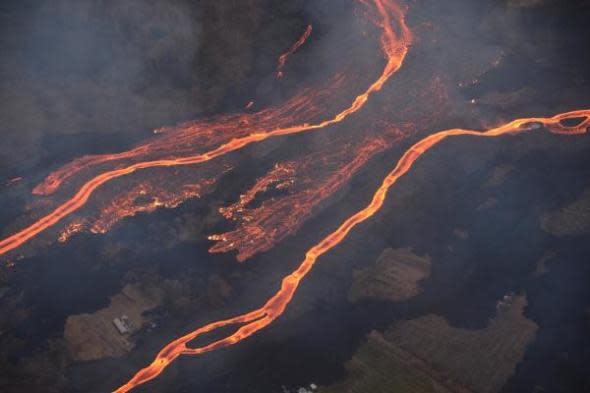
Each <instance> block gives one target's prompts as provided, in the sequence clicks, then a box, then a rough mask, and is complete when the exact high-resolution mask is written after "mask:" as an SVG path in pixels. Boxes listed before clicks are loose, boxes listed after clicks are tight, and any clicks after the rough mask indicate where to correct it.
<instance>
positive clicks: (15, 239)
mask: <svg viewBox="0 0 590 393" xmlns="http://www.w3.org/2000/svg"><path fill="white" fill-rule="evenodd" d="M361 3H362V4H364V5H368V4H367V3H365V2H364V1H362V2H361ZM374 3H375V11H376V12H377V13H378V15H379V18H380V22H379V25H380V27H381V28H382V29H383V30H382V34H381V41H380V42H381V48H382V50H383V52H384V54H385V56H386V59H387V62H386V64H385V67H384V69H383V71H382V72H381V74H380V76H379V77H378V78H377V80H375V81H374V82H373V83H372V84H371V85H370V86H369V87H368V88H367V89H366V90H365V91H364V92H363V93H362V94H360V95H358V96H356V98H355V99H354V100H353V102H352V104H351V105H350V106H349V107H347V108H346V109H344V110H342V111H340V112H339V113H337V114H336V115H335V116H334V117H332V118H330V119H327V120H323V121H320V122H318V123H314V124H308V123H304V124H299V125H294V126H289V127H284V128H276V129H272V130H270V131H257V132H253V133H251V134H248V135H246V136H243V137H238V138H234V139H232V140H230V141H229V142H226V143H223V144H221V145H220V146H218V147H217V148H214V149H213V150H210V151H208V152H205V153H201V154H197V155H193V156H187V157H181V158H163V159H156V160H150V161H140V162H136V163H134V164H132V165H129V166H126V167H123V168H117V169H114V170H109V171H105V172H103V173H101V174H99V175H97V176H95V177H94V178H92V179H90V180H89V181H87V182H86V183H85V184H84V185H82V187H81V188H80V189H79V190H78V192H77V193H76V194H75V195H74V196H73V197H72V198H70V199H69V200H67V201H66V202H64V203H63V204H61V205H60V206H59V207H57V208H56V209H55V210H54V211H53V212H51V213H49V214H48V215H46V216H44V217H42V218H41V219H39V220H38V221H36V222H35V223H33V224H32V225H31V226H29V227H28V228H25V229H23V230H21V231H20V232H18V233H16V234H14V235H12V236H9V237H8V238H6V239H4V240H2V241H0V255H3V254H5V253H7V252H8V251H10V250H13V249H15V248H17V247H19V246H20V245H22V244H23V243H25V242H26V241H28V240H29V239H31V238H33V237H35V236H36V235H37V234H39V233H41V232H43V231H44V230H46V229H47V228H49V227H52V226H53V225H55V224H56V223H58V222H59V221H61V220H62V219H63V218H64V217H66V216H68V215H70V214H71V213H73V212H75V211H77V210H78V209H80V208H81V207H82V206H84V205H85V204H86V202H87V201H88V199H89V198H90V196H91V195H92V194H93V193H94V191H95V190H96V189H98V188H99V187H101V186H102V185H104V184H105V183H107V182H109V181H111V180H113V179H116V178H119V177H122V176H125V175H129V174H131V173H134V172H136V171H138V170H141V169H146V168H154V167H172V166H182V165H194V164H199V163H203V162H206V161H210V160H212V159H214V158H217V157H220V156H223V155H225V154H227V153H230V152H233V151H236V150H238V149H241V148H243V147H244V146H247V145H249V144H251V143H254V142H260V141H263V140H265V139H268V138H270V137H276V136H282V135H290V134H296V133H301V132H305V131H311V130H317V129H322V128H325V127H328V126H331V125H334V124H337V123H339V122H341V121H343V120H344V119H346V118H347V117H349V116H350V115H352V114H353V113H355V112H357V111H358V110H360V109H361V108H362V107H363V106H364V105H365V103H366V102H367V100H368V99H369V97H370V96H371V95H372V94H373V93H375V92H378V91H380V90H381V88H382V87H383V86H384V84H385V83H386V82H387V81H388V80H389V78H390V77H391V76H392V75H393V74H394V73H395V72H396V71H397V70H399V68H400V67H401V65H402V63H403V61H404V59H405V57H406V54H407V52H408V48H409V46H410V43H411V40H412V34H411V32H410V30H409V28H408V27H407V25H406V23H405V13H404V10H402V9H401V8H400V7H399V6H398V5H397V4H396V3H394V2H393V1H390V0H375V2H374ZM394 22H395V23H394ZM212 127H214V125H212ZM145 148H146V147H145V146H141V147H139V148H137V149H134V150H130V151H129V152H126V153H119V154H118V155H117V154H115V155H109V156H107V158H106V159H107V160H114V159H119V158H121V157H126V156H135V155H138V154H139V153H141V151H142V150H143V149H145ZM92 160H93V158H92V157H91V158H88V161H92ZM83 165H89V162H83ZM76 170H77V169H76ZM64 176H68V174H67V173H61V177H58V178H57V179H58V181H56V182H50V183H49V185H50V187H49V188H48V189H47V190H45V189H43V188H40V189H37V190H36V191H37V192H38V193H43V192H52V191H54V190H55V188H56V187H58V186H59V184H60V183H59V181H60V179H61V178H62V177H64Z"/></svg>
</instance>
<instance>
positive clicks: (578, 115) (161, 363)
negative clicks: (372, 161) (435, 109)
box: [115, 109, 590, 393]
mask: <svg viewBox="0 0 590 393" xmlns="http://www.w3.org/2000/svg"><path fill="white" fill-rule="evenodd" d="M570 121H571V122H573V123H574V125H566V124H567V122H570ZM543 128H546V129H547V130H549V131H550V132H552V133H554V134H563V135H580V134H584V133H587V132H588V129H589V128H590V109H586V110H578V111H572V112H567V113H562V114H558V115H556V116H553V117H550V118H541V117H532V118H524V119H517V120H513V121H511V122H509V123H506V124H504V125H501V126H499V127H496V128H492V129H489V130H487V131H485V132H480V131H475V130H467V129H460V128H455V129H450V130H445V131H440V132H437V133H435V134H432V135H430V136H427V137H426V138H424V139H422V140H420V141H419V142H417V143H416V144H414V145H413V146H412V147H410V148H409V149H408V150H406V152H405V153H404V154H403V155H402V157H401V158H400V160H399V161H398V162H397V165H396V166H395V167H394V168H393V170H392V171H391V172H389V174H388V175H387V176H386V177H385V179H383V182H382V183H381V186H380V187H379V188H378V189H377V191H376V192H375V193H374V195H373V198H372V199H371V201H370V202H369V204H368V205H367V206H366V207H365V208H363V209H362V210H359V211H358V212H356V213H354V214H353V215H352V216H350V217H349V218H348V219H346V220H345V221H344V222H343V223H342V224H341V225H340V226H339V227H338V228H337V229H336V230H335V231H334V232H332V233H330V234H329V235H327V236H326V237H325V238H323V239H322V240H321V241H319V242H318V243H317V244H316V245H314V246H313V247H311V248H310V249H309V250H307V252H306V253H305V258H304V259H303V261H302V262H301V264H300V265H299V267H298V268H297V269H296V270H295V271H293V272H292V273H291V274H289V275H287V276H286V277H284V278H283V281H282V283H281V286H280V288H279V290H278V291H277V292H276V293H275V295H274V296H272V297H271V298H270V299H269V300H268V301H267V302H266V303H265V304H264V305H263V306H262V307H260V308H258V309H256V310H253V311H250V312H248V313H245V314H242V315H238V316H236V317H234V318H229V319H225V320H221V321H216V322H212V323H210V324H208V325H205V326H203V327H201V328H198V329H197V330H195V331H193V332H190V333H188V334H186V335H184V336H182V337H180V338H178V339H176V340H174V341H172V342H171V343H169V344H168V345H166V346H165V347H164V348H163V349H162V350H161V351H160V352H159V353H158V354H157V356H156V358H155V359H154V361H153V362H152V363H151V364H150V365H149V366H147V367H145V368H144V369H142V370H140V371H139V372H137V373H136V374H135V375H134V376H133V378H131V379H130V380H129V382H127V383H126V384H124V385H122V386H121V387H119V388H118V389H117V390H116V391H115V392H117V393H122V392H128V391H130V390H131V389H133V388H135V387H137V386H139V385H141V384H144V383H146V382H148V381H150V380H152V379H154V378H156V377H157V376H158V375H160V374H161V373H162V371H164V369H166V367H168V365H170V363H172V362H173V361H174V360H175V359H176V358H178V357H179V356H181V355H200V354H203V353H206V352H210V351H213V350H216V349H219V348H223V347H227V346H230V345H234V344H237V343H239V342H240V341H242V340H244V339H246V338H248V337H250V336H251V335H253V334H255V333H256V332H258V331H260V330H261V329H264V328H265V327H266V326H268V325H270V324H271V323H272V322H273V321H274V320H275V319H277V318H278V317H279V316H280V315H281V314H283V312H284V311H285V309H286V307H287V306H288V305H289V303H290V301H291V299H292V298H293V296H294V294H295V292H296V290H297V288H298V286H299V284H300V282H301V280H303V278H305V276H306V275H307V274H308V273H309V272H310V271H311V269H312V268H313V266H314V265H315V263H316V261H317V259H318V258H319V257H320V256H322V255H323V254H325V253H327V252H328V251H330V250H331V249H333V248H334V247H336V246H337V245H338V244H340V243H341V242H342V241H343V240H344V239H345V238H346V236H347V235H348V233H349V232H350V231H351V230H352V229H353V228H354V227H355V226H357V225H358V224H360V223H362V222H364V221H366V220H367V219H369V218H371V217H372V216H373V215H375V213H377V212H378V211H379V209H381V207H382V206H383V203H384V202H385V199H386V197H387V193H388V191H389V189H390V188H391V187H392V186H393V185H394V184H395V183H397V181H398V180H399V179H400V178H401V177H402V176H403V175H405V174H406V173H407V172H408V171H409V170H410V169H411V168H412V165H413V164H414V163H415V162H416V160H417V159H418V158H420V157H421V156H422V155H423V154H424V153H426V152H427V151H428V150H430V149H431V148H433V147H434V146H436V145H437V144H438V143H440V142H441V141H443V140H445V139H447V138H450V137H457V136H475V137H484V138H490V137H499V136H502V135H511V134H519V133H524V132H530V131H533V130H540V129H543ZM227 326H237V327H239V328H238V329H237V330H236V331H235V332H234V333H233V334H230V335H228V336H227V337H225V338H221V339H218V340H216V341H213V342H211V343H209V344H207V345H204V346H201V347H198V348H191V347H189V346H188V344H189V343H190V342H191V341H193V340H195V339H196V338H198V337H200V336H202V335H203V334H205V333H209V332H212V331H215V330H218V329H221V328H223V327H227Z"/></svg>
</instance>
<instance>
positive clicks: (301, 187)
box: [0, 0, 590, 392]
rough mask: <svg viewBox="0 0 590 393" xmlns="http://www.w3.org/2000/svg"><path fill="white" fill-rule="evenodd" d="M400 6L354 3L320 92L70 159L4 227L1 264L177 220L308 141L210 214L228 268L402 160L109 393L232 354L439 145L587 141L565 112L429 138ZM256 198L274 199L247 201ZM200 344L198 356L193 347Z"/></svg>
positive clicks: (430, 85)
mask: <svg viewBox="0 0 590 393" xmlns="http://www.w3.org/2000/svg"><path fill="white" fill-rule="evenodd" d="M412 7H413V6H412V5H408V4H404V3H402V2H400V1H398V0H356V2H355V6H354V18H355V20H356V23H357V24H358V32H357V33H358V35H359V37H357V38H356V39H358V40H362V42H365V43H366V42H369V43H370V44H367V45H366V47H367V48H368V49H366V50H365V52H363V56H359V58H358V59H353V57H355V56H352V55H350V54H349V53H347V52H346V51H347V50H353V49H354V48H352V49H351V48H349V47H347V46H346V45H345V46H344V48H335V49H334V53H333V55H334V56H341V57H342V61H341V65H340V69H338V70H335V72H333V73H332V75H330V76H326V77H325V78H323V79H322V81H321V82H320V81H315V82H314V83H313V85H311V86H308V87H301V88H299V89H298V90H297V92H296V93H294V94H293V95H292V97H291V98H289V99H286V100H284V101H283V102H282V103H280V104H278V105H274V106H269V107H268V108H266V109H257V108H256V106H255V103H254V101H251V102H250V103H248V105H247V106H246V108H245V109H244V112H242V113H233V114H226V115H218V116H213V117H209V118H204V119H200V120H196V121H193V122H188V123H183V124H180V125H178V126H173V127H164V128H161V129H158V130H155V131H154V134H155V135H154V136H153V137H152V138H151V139H149V140H147V141H146V142H144V143H141V144H139V145H136V146H135V147H133V148H131V149H130V150H127V151H122V152H118V153H112V154H101V155H87V156H82V157H80V158H77V159H75V160H73V161H71V162H70V163H69V164H66V165H64V166H63V167H61V168H58V169H56V170H55V171H53V172H52V173H50V174H49V175H48V176H46V177H45V179H44V180H43V181H42V182H41V183H40V184H38V185H36V186H35V187H34V188H33V190H32V193H33V197H32V198H33V200H32V202H31V203H30V204H29V206H27V211H28V213H27V215H26V217H24V218H22V219H19V220H18V222H16V223H13V224H12V226H11V227H10V228H8V229H6V232H7V233H8V234H7V236H6V237H5V238H4V239H2V240H1V241H0V255H1V256H2V258H4V260H5V261H6V264H7V265H10V266H14V265H15V264H18V260H19V259H21V258H22V257H23V256H26V255H30V254H31V253H32V252H33V251H32V250H33V249H39V248H43V247H47V245H48V244H51V243H53V242H54V241H58V242H60V243H65V242H74V241H75V238H76V234H77V233H80V232H90V233H94V234H104V233H106V232H108V231H109V230H111V228H113V227H114V226H115V225H116V224H117V223H119V222H120V221H121V220H123V219H125V218H128V217H132V216H135V215H137V214H138V213H144V214H145V213H151V212H154V211H156V210H158V209H162V208H168V209H172V208H176V207H178V206H180V205H181V204H182V203H183V202H185V201H187V200H189V199H192V198H204V197H205V196H206V195H208V194H212V193H213V192H214V191H215V190H217V189H218V188H219V187H220V186H222V185H223V184H224V183H223V180H222V178H223V177H224V176H226V175H227V174H230V173H231V172H232V171H234V170H235V169H236V168H238V167H239V166H240V165H241V162H242V161H241V160H242V159H243V155H240V154H239V153H238V152H239V151H247V152H248V153H249V154H253V155H256V154H260V155H264V154H267V153H268V151H272V150H273V149H275V148H276V146H284V145H280V144H281V143H283V142H284V141H285V140H286V141H287V143H289V140H291V139H293V140H294V141H295V142H293V143H294V144H297V143H303V142H301V141H303V139H296V138H302V137H303V135H306V136H310V137H311V136H313V139H309V140H313V141H315V142H314V143H309V146H308V145H306V147H305V149H303V148H301V149H299V150H297V149H295V148H292V149H291V150H290V153H289V154H288V155H287V156H286V157H285V158H284V159H282V158H277V159H275V162H274V164H273V165H272V166H271V167H270V168H269V169H268V170H267V171H266V173H263V174H262V175H260V176H258V177H257V178H256V179H255V180H254V181H252V182H250V183H249V186H247V187H246V189H245V190H243V193H242V194H241V195H240V196H239V197H238V198H235V200H229V201H225V203H224V204H223V206H222V207H220V208H219V211H218V213H219V215H220V216H221V217H222V218H223V219H225V220H227V223H228V225H231V226H232V228H231V229H229V230H227V231H225V232H224V231H219V232H220V233H210V234H209V236H208V240H210V241H211V242H212V243H211V246H210V249H209V252H210V253H226V252H235V253H236V258H237V260H238V261H239V262H245V261H248V260H249V259H251V258H253V257H254V256H256V255H258V254H261V253H264V252H267V251H269V250H271V249H272V248H273V247H274V246H275V245H276V244H278V243H279V242H281V241H282V240H284V239H287V238H288V237H290V236H292V235H294V234H295V233H296V232H297V231H298V230H299V229H300V228H301V227H302V226H303V224H304V223H305V222H307V221H308V220H310V219H311V218H312V217H313V216H315V215H316V214H317V212H318V211H320V210H321V209H323V207H324V206H325V205H326V203H328V202H330V201H333V199H334V198H336V197H337V196H338V195H339V192H341V190H343V188H344V187H346V186H347V185H348V184H349V181H350V180H351V179H352V178H353V177H354V176H355V175H357V174H358V173H360V171H361V170H363V168H365V167H366V164H368V163H369V162H370V161H374V160H375V158H376V157H383V154H384V153H386V152H391V151H393V150H392V149H399V152H400V153H401V158H399V159H398V160H397V162H393V163H391V170H390V171H389V173H387V174H386V175H385V177H384V178H383V179H382V181H381V183H380V185H379V186H378V187H377V189H376V190H374V193H373V196H372V198H371V199H370V201H369V202H368V203H367V204H366V206H364V207H363V208H361V209H360V210H358V211H355V212H352V213H349V214H348V216H347V217H346V218H345V219H344V220H343V221H341V222H340V223H339V224H338V225H337V226H336V229H334V230H332V231H331V232H329V233H327V234H323V235H322V236H320V238H319V239H316V240H315V243H314V244H313V245H311V247H309V248H308V249H307V250H302V251H303V252H302V255H303V257H302V258H301V260H300V263H299V265H298V266H297V268H296V269H295V270H293V271H292V272H291V273H289V274H287V275H286V276H284V277H283V278H282V281H281V282H280V284H278V285H277V286H278V288H277V289H276V292H275V293H274V294H273V295H272V296H271V297H270V298H268V300H266V302H264V304H262V305H260V306H258V307H253V308H252V309H251V310H249V311H246V312H243V313H240V314H238V315H235V316H233V317H229V318H225V319H221V320H212V321H211V322H210V323H207V324H205V325H203V326H201V327H199V328H197V329H195V330H192V331H184V332H179V335H178V338H176V339H174V340H173V341H171V342H169V343H168V344H167V345H165V346H164V347H163V348H162V349H161V350H160V351H159V353H157V355H156V356H155V358H154V359H153V361H152V362H151V363H150V364H148V365H147V366H145V367H144V368H142V369H140V370H137V371H136V372H135V374H134V375H131V376H130V378H129V380H128V381H126V382H123V381H121V385H120V386H118V387H113V388H114V389H113V390H114V391H116V392H127V391H130V390H132V389H134V388H136V387H138V386H139V385H143V384H146V383H148V382H149V381H151V380H153V379H155V378H157V377H158V376H159V375H160V374H162V373H163V372H164V371H165V370H166V368H167V367H168V366H169V365H171V364H172V363H173V362H175V361H181V360H180V358H182V357H184V356H199V355H202V354H205V353H207V352H211V351H216V350H218V349H220V348H224V347H230V346H234V345H237V344H239V343H240V342H242V341H244V340H246V339H247V338H248V337H250V336H252V335H254V334H256V333H259V332H261V331H262V330H264V329H265V328H266V327H268V326H269V325H271V324H272V323H273V322H274V321H275V320H276V319H277V318H279V317H280V316H281V315H282V314H283V313H284V311H285V309H286V308H287V307H288V306H289V304H290V302H291V300H292V299H293V297H294V296H295V295H296V294H297V290H298V288H299V287H300V284H301V282H302V280H304V279H305V278H306V276H307V275H308V274H309V273H310V272H311V271H312V269H313V267H314V266H315V264H316V263H317V262H320V257H321V256H322V255H324V254H326V253H328V252H329V251H330V250H332V249H334V248H335V247H337V246H338V245H339V244H341V243H342V242H344V241H346V239H347V236H348V235H349V233H350V232H351V231H352V230H353V229H355V227H357V226H358V225H359V224H361V223H363V222H365V221H367V220H369V219H370V218H371V217H373V216H374V215H376V214H377V213H379V211H380V209H381V208H382V207H383V206H384V204H387V203H388V198H395V185H396V183H397V182H398V180H399V179H400V178H402V177H403V176H405V175H409V172H410V170H411V169H412V167H413V165H414V164H415V163H416V161H418V160H419V159H420V158H421V157H422V156H423V155H425V154H427V153H428V152H429V151H430V150H431V149H434V148H436V146H437V145H438V144H439V143H440V142H442V141H444V140H446V139H449V138H455V137H459V138H463V137H464V138H466V139H468V138H480V139H482V140H484V139H489V138H500V137H507V136H509V135H516V134H533V133H536V134H539V133H552V134H557V135H562V136H564V138H565V137H568V138H572V139H573V138H576V135H580V134H584V133H586V132H587V131H588V127H590V109H576V108H570V110H569V111H564V112H562V113H558V114H550V115H547V116H531V117H523V118H518V119H515V120H508V121H505V120H504V121H498V120H489V119H486V121H485V122H483V123H484V124H485V126H483V127H482V126H478V127H476V128H479V130H477V129H468V128H450V129H445V130H443V131H436V128H435V127H438V126H439V125H440V124H449V122H451V123H452V122H453V121H455V120H454V119H452V120H447V121H445V119H446V117H445V116H446V115H447V113H448V112H449V111H451V110H453V108H451V105H450V104H449V102H450V93H449V89H448V86H449V79H450V78H449V77H446V76H443V74H442V73H439V72H437V70H436V64H434V63H433V64H430V65H420V64H417V63H419V61H417V60H416V59H413V58H412V56H414V54H413V53H414V48H416V49H415V50H416V52H418V53H417V54H416V55H415V56H416V57H417V58H418V57H419V56H422V54H421V53H419V52H420V51H424V50H425V49H423V48H425V47H427V46H428V45H431V44H432V38H430V36H429V34H431V33H432V31H433V29H435V28H434V27H433V26H432V25H431V24H429V23H428V22H425V21H423V20H419V18H412V12H413V8H412ZM306 25H307V27H306V28H305V29H304V30H303V31H300V33H299V34H300V35H299V37H294V38H295V39H296V40H295V41H294V43H293V44H291V46H289V45H286V46H285V52H284V53H283V54H281V55H280V56H279V57H278V65H277V63H275V71H274V75H273V80H274V82H273V83H285V82H286V81H288V80H289V78H290V75H289V73H290V65H291V60H292V58H294V57H298V58H303V57H305V56H307V55H309V54H310V53H311V54H312V55H313V53H315V52H314V51H313V50H311V49H313V46H314V45H316V41H317V43H321V37H320V38H317V37H316V34H319V33H316V32H318V31H320V32H321V29H318V28H317V26H316V23H315V22H314V23H313V24H312V23H308V24H306ZM304 26H305V25H304ZM359 42H361V41H359ZM355 44H357V43H356V42H353V43H352V44H351V45H350V46H354V45H355ZM318 45H319V44H318ZM310 48H311V49H310ZM339 51H342V52H341V53H339ZM312 55H310V56H312ZM361 57H362V58H361ZM490 59H491V60H490V61H489V62H488V64H487V66H485V67H482V69H481V70H477V71H473V72H472V74H474V75H475V77H476V78H477V77H481V76H482V75H484V74H485V73H486V72H488V71H489V70H490V69H493V68H494V67H496V66H497V65H498V63H499V62H501V59H502V55H501V54H500V55H498V56H497V57H494V56H491V57H490ZM309 61H313V59H310V60H309ZM371 64H378V65H379V69H372V67H371V66H370V65H371ZM415 64H416V65H415ZM413 67H415V68H413ZM429 67H431V68H429ZM486 67H487V68H486ZM418 69H419V70H418ZM331 71H332V70H331ZM425 75H429V76H425ZM469 78H471V76H470V77H469ZM471 82H472V81H471V79H470V80H469V81H467V82H465V81H462V82H461V83H467V84H468V83H471ZM256 105H257V104H256ZM441 128H442V127H441ZM441 128H439V129H441ZM427 130H430V131H428V132H427ZM296 134H303V135H301V136H296ZM308 134H309V135H308ZM322 138H324V139H322ZM306 141H307V140H306ZM317 141H320V142H319V143H318V142H317ZM573 143H575V142H573ZM256 149H259V150H256ZM273 157H274V156H273ZM267 193H273V196H272V197H267V198H265V199H264V198H263V200H262V202H260V203H258V202H257V201H258V200H259V199H260V198H261V197H263V196H264V195H266V194H267ZM388 195H389V196H388ZM255 202H256V203H255ZM357 230H362V229H357ZM204 336H206V337H204ZM211 337H213V338H211ZM198 338H200V339H201V340H200V341H199V345H198V346H192V345H191V344H192V343H194V342H195V341H196V340H197V339H198ZM207 340H208V341H207Z"/></svg>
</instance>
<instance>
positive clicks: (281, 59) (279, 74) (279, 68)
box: [277, 25, 313, 79]
mask: <svg viewBox="0 0 590 393" xmlns="http://www.w3.org/2000/svg"><path fill="white" fill-rule="evenodd" d="M312 30H313V27H312V26H311V25H307V28H306V29H305V32H304V33H303V34H302V35H301V37H299V39H298V40H297V41H296V42H295V43H294V44H293V46H291V48H289V50H288V51H287V52H285V53H283V54H282V55H281V56H279V64H278V66H277V79H281V78H282V77H283V68H284V67H285V64H287V59H288V58H289V56H291V55H292V54H293V53H295V52H297V49H299V48H301V46H302V45H303V44H305V41H307V40H308V39H309V37H310V36H311V32H312Z"/></svg>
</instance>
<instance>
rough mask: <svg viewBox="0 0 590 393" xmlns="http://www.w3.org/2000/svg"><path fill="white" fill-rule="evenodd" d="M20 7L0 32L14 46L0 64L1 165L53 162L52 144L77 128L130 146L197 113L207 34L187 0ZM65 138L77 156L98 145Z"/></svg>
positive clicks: (86, 0)
mask: <svg viewBox="0 0 590 393" xmlns="http://www.w3.org/2000/svg"><path fill="white" fill-rule="evenodd" d="M17 3H18V2H14V4H13V5H12V6H13V7H12V8H11V9H9V10H7V11H6V14H5V15H6V19H7V21H8V22H9V23H7V24H5V25H4V26H3V33H2V36H3V37H4V41H5V42H3V46H5V45H4V44H5V43H10V46H8V45H6V46H5V51H4V53H5V55H3V62H2V64H1V65H0V69H1V74H2V89H1V91H0V100H1V101H2V103H3V104H2V107H1V108H0V123H1V125H0V132H1V133H2V138H3V144H2V146H3V148H2V149H0V162H1V163H2V167H3V168H2V169H4V170H6V171H8V170H13V171H16V170H19V171H22V169H23V167H25V168H26V167H31V166H33V165H34V164H36V163H37V162H38V160H39V159H43V158H44V157H47V158H55V157H50V156H47V152H46V148H47V147H48V145H51V144H52V143H53V144H55V143H64V141H66V140H67V139H68V137H69V136H71V135H73V134H79V133H81V134H84V133H88V134H93V135H94V136H95V137H94V138H93V140H94V141H99V142H98V143H99V144H100V139H101V137H100V135H104V134H115V135H117V137H118V139H119V143H122V144H123V145H125V144H126V143H130V142H131V141H132V140H134V139H137V137H138V136H139V135H141V134H143V136H144V137H145V135H146V132H149V131H150V129H152V128H155V127H158V126H161V125H163V124H166V123H169V122H173V121H178V119H184V118H187V117H189V116H191V115H192V114H193V113H195V112H197V111H198V102H197V100H196V98H195V91H194V89H195V86H196V82H195V78H196V75H197V74H198V73H197V72H196V71H198V70H195V68H196V64H197V62H196V56H197V51H198V48H199V41H200V34H201V32H200V27H199V24H198V21H197V16H198V15H197V13H196V10H195V7H192V8H191V6H190V5H189V2H180V1H172V2H162V1H151V0H129V1H124V2H120V1H114V0H105V1H98V2H97V1H91V0H57V1H51V2H50V1H37V2H28V3H24V2H23V3H18V4H17ZM7 8H8V7H7ZM6 54H7V55H6ZM65 144H66V145H68V146H69V150H70V152H69V154H75V155H79V154H81V153H85V151H84V150H86V149H89V148H90V150H92V149H93V148H94V149H96V148H100V146H94V147H93V146H87V145H86V146H76V143H71V140H70V141H66V142H65ZM9 146H10V148H8V147H9ZM53 147H55V146H53ZM77 148H79V149H80V150H82V151H75V150H77ZM58 150H59V149H58ZM3 172H4V171H3ZM3 174H4V173H3Z"/></svg>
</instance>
